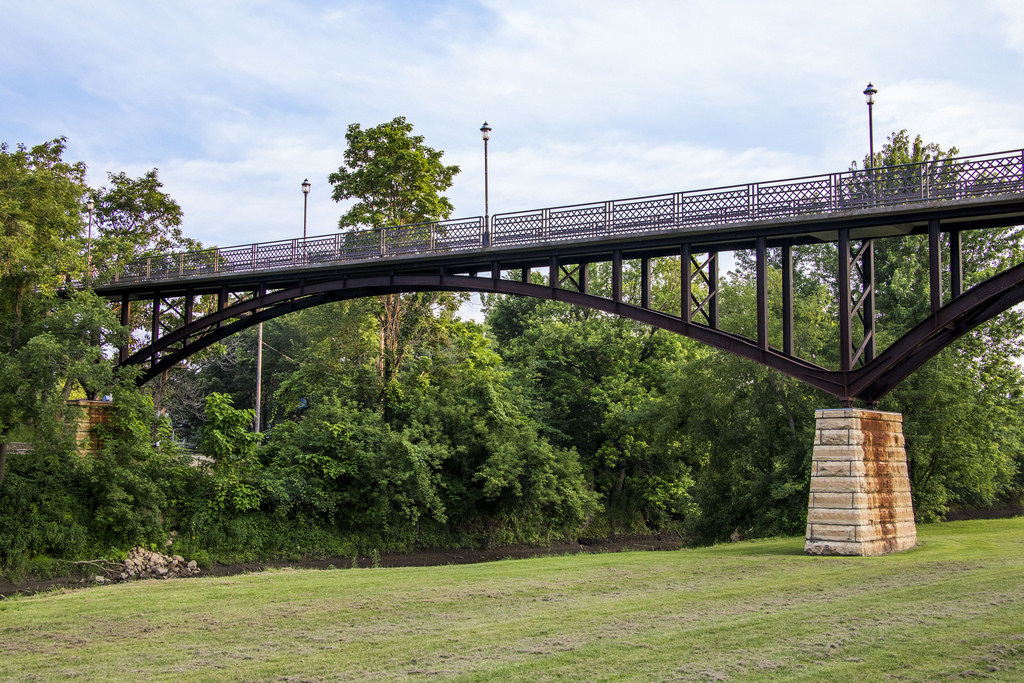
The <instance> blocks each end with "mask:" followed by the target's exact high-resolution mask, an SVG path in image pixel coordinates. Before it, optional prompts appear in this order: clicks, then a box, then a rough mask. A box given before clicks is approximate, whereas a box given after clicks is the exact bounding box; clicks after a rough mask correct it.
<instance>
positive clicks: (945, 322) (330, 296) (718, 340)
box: [122, 263, 1024, 403]
mask: <svg viewBox="0 0 1024 683" xmlns="http://www.w3.org/2000/svg"><path fill="white" fill-rule="evenodd" d="M424 291H464V292H482V293H495V294H510V295H516V296H530V297H534V298H538V299H547V300H552V301H561V302H564V303H569V304H574V305H577V306H584V307H586V308H591V309H593V310H597V311H602V312H604V313H608V314H610V315H616V316H620V317H623V318H628V319H630V320H635V321H637V322H640V323H644V324H647V325H651V326H653V327H658V328H660V329H664V330H667V331H670V332H675V333H676V334H680V335H683V336H685V337H689V338H691V339H694V340H696V341H699V342H701V343H703V344H706V345H708V346H712V347H714V348H717V349H720V350H722V351H726V352H728V353H731V354H734V355H736V356H739V357H741V358H747V359H749V360H753V361H755V362H757V363H760V364H762V365H766V366H768V367H770V368H772V369H775V370H778V371H779V372H782V373H784V374H787V375H789V376H791V377H793V378H795V379H797V380H799V381H801V382H804V383H806V384H808V385H810V386H812V387H815V388H816V389H820V390H821V391H824V392H826V393H828V394H831V395H832V396H835V397H837V398H839V399H840V400H843V401H846V402H851V401H853V400H856V399H859V400H862V401H864V402H866V403H874V402H877V401H878V400H879V399H881V398H882V397H883V396H884V395H885V394H887V393H888V392H889V391H891V390H892V389H893V388H894V387H895V386H896V385H897V384H899V383H900V382H901V381H903V380H904V379H906V377H907V376H909V375H910V374H911V373H912V372H913V371H914V370H916V369H917V368H919V367H920V366H921V365H923V364H924V363H925V362H927V361H928V360H929V359H930V358H932V357H934V356H935V355H936V354H937V353H938V352H939V351H941V350H942V349H944V348H945V347H947V346H949V345H950V344H951V343H953V342H954V341H955V340H956V339H958V338H960V337H961V336H963V335H964V334H966V333H967V332H969V331H970V330H972V329H974V328H976V327H978V326H979V325H981V324H982V323H984V322H986V321H988V320H990V319H991V318H993V317H995V316H996V315H998V314H1000V313H1002V312H1003V311H1006V310H1007V309H1009V308H1011V307H1012V306H1015V305H1016V304H1018V303H1020V302H1022V301H1024V263H1022V264H1019V265H1017V266H1015V267H1013V268H1011V269H1009V270H1006V271H1004V272H1003V273H1000V274H999V275H996V276H994V277H992V278H990V279H988V280H986V281H984V282H982V283H980V284H978V285H975V286H974V287H973V288H971V289H970V290H968V291H966V292H964V294H963V295H962V296H959V297H957V298H956V299H954V300H953V301H952V302H950V303H949V304H947V305H945V306H943V307H942V308H941V309H939V310H938V311H937V312H935V313H934V314H932V315H931V316H930V317H929V318H927V319H926V320H924V321H923V322H921V323H920V324H919V325H917V326H916V327H915V328H914V329H912V330H911V331H910V332H908V333H907V334H905V335H904V336H903V337H901V338H900V339H898V340H897V341H896V342H894V343H893V344H892V345H891V346H889V348H887V349H886V350H885V351H883V352H882V353H880V354H879V355H878V356H876V357H875V358H874V359H873V360H872V361H871V362H869V363H868V364H867V365H865V366H863V367H862V368H859V369H858V370H856V371H852V372H843V371H834V370H828V369H826V368H823V367H821V366H818V365H815V364H814V363H810V362H808V361H806V360H803V359H801V358H798V357H796V356H793V355H790V354H787V353H784V352H782V351H779V350H777V349H774V348H770V347H767V346H766V345H764V344H763V343H759V342H758V341H757V340H751V339H747V338H746V337H742V336H740V335H736V334H731V333H729V332H724V331H722V330H719V329H714V328H712V327H709V326H707V325H702V324H697V323H693V322H687V321H685V320H683V319H682V318H681V317H679V316H676V315H671V314H668V313H662V312H659V311H655V310H652V309H650V308H644V307H641V306H636V305H633V304H628V303H625V302H622V301H615V300H614V299H609V298H605V297H599V296H595V295H593V294H586V293H584V292H579V291H573V290H568V289H561V288H558V287H551V286H549V285H547V284H532V283H528V282H521V281H518V280H504V279H500V278H499V279H495V278H492V277H475V276H467V275H388V276H370V277H360V278H346V279H339V280H333V281H325V282H318V283H314V284H303V285H299V286H296V287H292V288H290V289H284V290H279V291H276V292H272V293H269V294H264V295H263V296H260V297H254V298H252V299H247V300H244V301H241V302H239V303H237V304H234V305H232V306H229V307H226V308H224V309H222V310H219V311H217V312H215V313H211V314H209V315H207V316H204V317H203V318H200V319H198V320H194V321H192V322H191V323H189V324H187V325H184V326H182V327H180V328H178V329H176V330H174V331H173V332H171V333H169V334H167V335H166V336H164V337H160V338H158V339H157V340H156V341H155V342H154V343H152V344H150V345H149V346H147V347H145V348H143V349H141V350H139V351H138V352H136V353H135V354H133V355H132V356H131V357H129V358H128V359H127V360H126V361H124V363H122V364H123V365H135V364H143V363H145V362H146V361H147V360H150V359H152V358H153V357H154V356H156V357H157V358H158V360H157V361H156V362H154V363H152V364H151V366H150V367H149V368H148V369H146V370H145V371H144V372H143V374H142V375H141V376H140V378H139V383H140V384H144V383H146V382H148V381H149V380H151V379H153V378H154V377H156V376H158V375H159V374H161V373H162V372H164V371H166V370H168V369H170V368H172V367H174V365H176V364H177V363H179V362H180V361H182V360H184V359H185V358H188V357H189V356H191V355H192V354H194V353H196V352H197V351H200V350H202V349H204V348H206V347H208V346H210V345H211V344H213V343H214V342H217V341H220V340H221V339H224V338H226V337H228V336H230V335H232V334H235V333H237V332H240V331H242V330H244V329H246V328H247V327H251V326H253V325H256V324H258V323H260V322H265V321H267V320H271V319H273V318H276V317H279V316H281V315H285V314H287V313H291V312H295V311H300V310H304V309H306V308H312V307H314V306H319V305H322V304H325V303H329V302H332V301H343V300H348V299H357V298H362V297H367V296H376V295H381V294H395V293H402V292H424ZM233 318H236V320H234V321H233V322H230V323H228V322H227V321H228V320H231V319H233ZM225 323H226V324H225ZM186 340H187V342H186ZM175 344H181V346H180V347H179V348H176V349H173V350H170V349H171V347H172V346H174V345H175ZM168 350H170V352H169V353H166V354H165V355H161V353H162V352H165V351H168Z"/></svg>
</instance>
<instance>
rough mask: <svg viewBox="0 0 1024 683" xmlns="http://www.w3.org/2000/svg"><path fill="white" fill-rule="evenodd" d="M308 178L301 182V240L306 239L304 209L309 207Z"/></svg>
mask: <svg viewBox="0 0 1024 683" xmlns="http://www.w3.org/2000/svg"><path fill="white" fill-rule="evenodd" d="M309 187H310V186H309V178H306V179H305V180H303V181H302V239H306V209H307V208H308V207H309Z"/></svg>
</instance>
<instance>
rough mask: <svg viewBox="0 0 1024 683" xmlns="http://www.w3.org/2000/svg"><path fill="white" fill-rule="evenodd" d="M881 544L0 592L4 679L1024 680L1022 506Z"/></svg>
mask: <svg viewBox="0 0 1024 683" xmlns="http://www.w3.org/2000/svg"><path fill="white" fill-rule="evenodd" d="M919 536H920V545H919V546H918V547H917V548H915V549H913V550H910V551H907V552H904V553H900V554H896V555H890V556H886V557H880V558H818V557H805V556H804V555H803V554H802V551H803V539H801V538H785V539H777V540H771V541H762V542H750V543H736V544H730V545H723V546H717V547H714V548H707V549H699V550H681V551H678V552H630V553H608V554H596V555H576V556H564V557H552V558H539V559H530V560H510V561H503V562H493V563H488V564H479V565H459V566H455V565H452V566H445V567H429V568H401V569H347V570H328V571H314V570H302V571H299V570H284V571H270V572H265V573H259V574H248V575H242V576H234V577H227V578H198V579H188V580H169V581H143V582H136V583H129V584H121V585H112V586H99V587H95V588H89V589H86V590H76V591H65V592H60V593H52V594H45V595H37V596H33V597H24V598H16V599H13V600H6V601H3V602H0V679H3V680H16V681H31V680H58V679H65V678H79V679H82V680H116V681H135V680H145V681H152V680H175V681H181V680H187V681H198V680H282V681H320V680H396V679H446V680H447V679H457V680H524V681H549V680H591V681H603V680H636V681H658V680H683V681H766V680H806V681H858V683H867V682H869V681H884V680H902V681H906V680H911V681H916V680H921V681H932V680H940V681H941V680H962V679H963V678H965V677H966V678H968V679H970V678H974V677H978V678H985V679H987V680H1004V681H1020V680H1024V518H1016V519H1011V520H992V521H970V522H955V523H946V524H936V525H929V526H922V527H920V528H919Z"/></svg>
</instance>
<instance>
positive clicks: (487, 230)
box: [480, 121, 491, 247]
mask: <svg viewBox="0 0 1024 683" xmlns="http://www.w3.org/2000/svg"><path fill="white" fill-rule="evenodd" d="M480 134H481V135H483V137H484V246H485V247H489V246H491V206H490V202H489V198H488V196H487V189H488V188H487V141H488V140H490V139H491V127H490V126H488V125H487V122H486V121H484V125H482V126H480Z"/></svg>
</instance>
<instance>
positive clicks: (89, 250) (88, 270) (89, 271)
mask: <svg viewBox="0 0 1024 683" xmlns="http://www.w3.org/2000/svg"><path fill="white" fill-rule="evenodd" d="M85 206H86V207H87V208H88V209H89V241H88V242H87V246H86V263H87V264H88V265H87V266H86V276H87V277H91V276H92V210H93V209H94V208H96V202H94V201H93V199H92V197H89V201H88V202H86V204H85Z"/></svg>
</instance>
